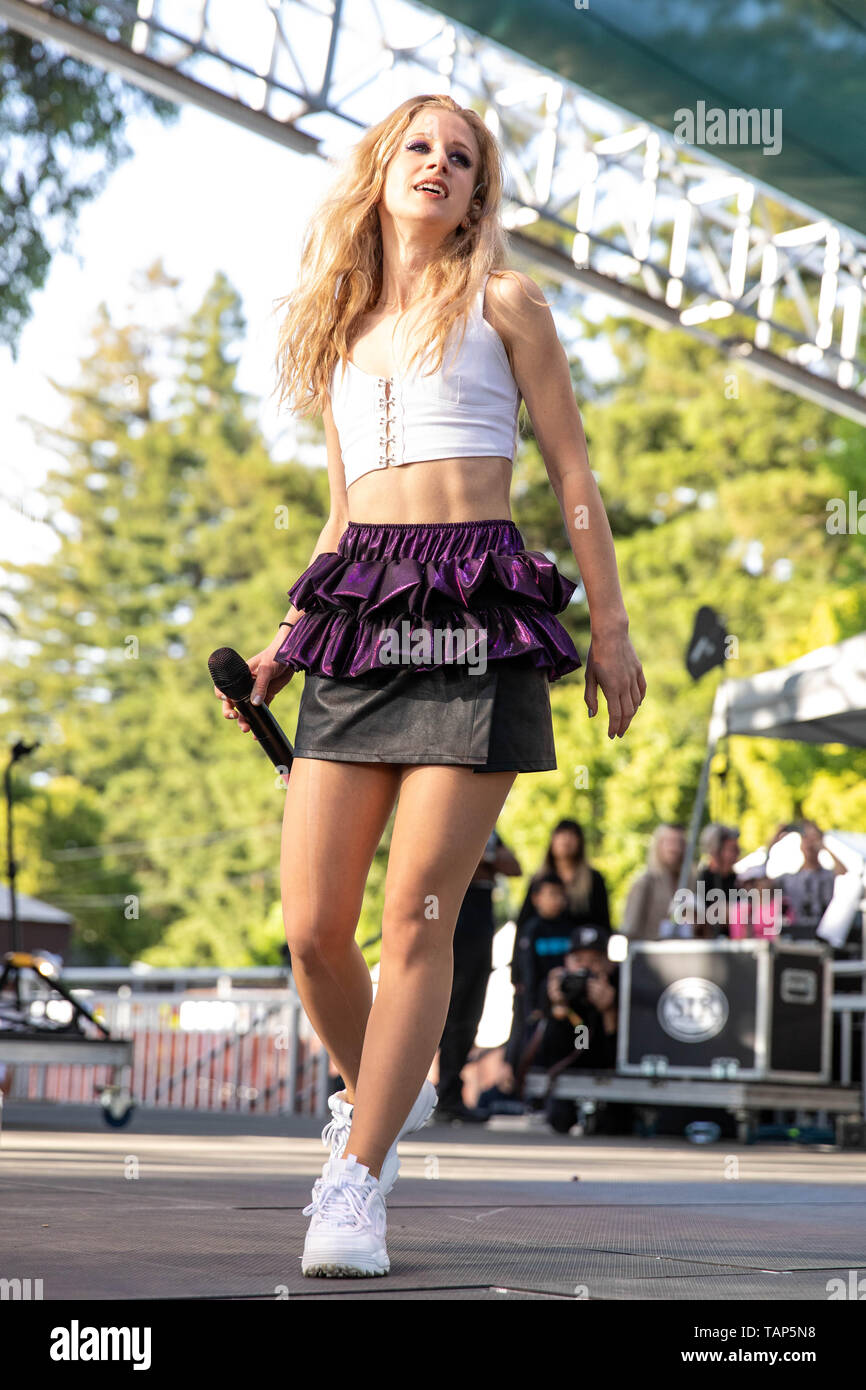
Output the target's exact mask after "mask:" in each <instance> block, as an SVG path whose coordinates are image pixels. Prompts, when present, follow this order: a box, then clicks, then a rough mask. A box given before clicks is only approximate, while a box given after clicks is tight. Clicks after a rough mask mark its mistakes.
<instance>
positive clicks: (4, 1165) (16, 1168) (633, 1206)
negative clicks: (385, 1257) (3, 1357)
mask: <svg viewBox="0 0 866 1390" xmlns="http://www.w3.org/2000/svg"><path fill="white" fill-rule="evenodd" d="M494 1126H495V1127H494ZM320 1129H321V1123H320V1122H317V1121H314V1120H309V1119H298V1118H289V1117H286V1118H284V1119H276V1118H267V1117H265V1118H262V1119H259V1120H256V1119H252V1118H249V1117H244V1116H242V1117H238V1116H232V1115H225V1116H221V1115H216V1116H207V1115H202V1114H186V1115H184V1114H182V1113H180V1112H169V1111H153V1110H151V1111H143V1110H138V1111H137V1112H136V1114H135V1117H134V1118H133V1120H132V1122H131V1124H130V1125H129V1126H127V1127H126V1128H125V1129H122V1130H111V1129H109V1128H108V1127H107V1126H106V1125H105V1123H104V1122H103V1120H102V1118H101V1115H100V1113H99V1112H98V1110H97V1108H96V1107H95V1106H90V1107H84V1106H81V1107H78V1106H62V1107H61V1106H54V1105H45V1104H36V1103H33V1104H27V1103H24V1102H20V1101H14V1102H7V1104H6V1106H5V1109H4V1112H3V1129H2V1136H0V1202H2V1209H3V1220H2V1270H3V1273H4V1275H5V1276H6V1277H7V1278H12V1277H17V1278H22V1279H23V1278H31V1279H36V1278H40V1279H42V1281H43V1297H44V1298H45V1299H46V1300H51V1299H69V1298H71V1299H75V1300H79V1299H82V1300H83V1299H132V1298H135V1299H151V1298H154V1299H248V1300H262V1299H274V1298H280V1297H281V1298H290V1299H315V1300H318V1299H340V1298H375V1299H383V1298H384V1299H483V1300H501V1299H558V1300H562V1299H574V1298H580V1299H595V1300H598V1299H605V1300H619V1299H648V1300H654V1299H657V1300H660V1301H676V1300H680V1299H733V1300H741V1299H743V1300H753V1301H763V1300H781V1299H785V1300H790V1299H794V1300H802V1301H810V1300H815V1301H820V1302H826V1301H827V1299H828V1281H829V1280H831V1279H833V1278H839V1279H842V1280H844V1281H845V1282H846V1285H848V1284H850V1282H851V1279H852V1276H851V1273H850V1272H851V1271H857V1275H856V1277H857V1278H858V1279H866V1201H864V1195H866V1194H864V1189H866V1155H864V1153H863V1152H862V1151H860V1152H858V1151H856V1150H847V1151H840V1150H836V1149H829V1148H828V1149H821V1148H816V1147H815V1146H802V1147H794V1146H792V1145H785V1144H759V1145H751V1146H744V1145H740V1144H736V1143H734V1142H732V1141H730V1140H721V1141H720V1142H719V1143H716V1144H712V1145H708V1146H705V1147H697V1146H694V1145H692V1144H689V1143H687V1142H686V1141H685V1140H679V1139H654V1140H638V1139H632V1138H628V1139H604V1138H601V1137H593V1138H580V1137H577V1138H574V1137H569V1136H561V1135H556V1134H553V1133H551V1132H550V1131H548V1130H547V1129H544V1128H541V1129H539V1128H538V1127H537V1126H535V1125H530V1124H529V1123H528V1122H527V1121H525V1120H521V1119H517V1120H515V1119H511V1118H510V1117H509V1118H502V1119H498V1120H495V1121H493V1122H492V1123H491V1124H490V1125H488V1126H487V1127H485V1128H481V1127H479V1128H474V1127H473V1128H472V1129H468V1128H465V1127H450V1126H444V1125H431V1126H428V1127H427V1128H426V1129H424V1130H422V1131H421V1133H420V1134H416V1135H413V1136H412V1137H411V1138H410V1139H408V1140H405V1141H404V1142H403V1143H402V1144H401V1146H400V1152H401V1157H402V1170H401V1177H400V1179H399V1180H398V1182H397V1185H396V1187H395V1189H394V1191H393V1192H392V1194H391V1197H390V1199H389V1202H388V1212H389V1221H388V1253H389V1255H390V1258H391V1273H390V1274H389V1275H388V1276H386V1277H385V1278H381V1279H363V1280H356V1279H328V1280H323V1279H305V1278H303V1277H302V1275H301V1272H300V1257H301V1250H302V1248H303V1241H304V1233H305V1231H306V1227H307V1218H306V1217H304V1216H303V1215H302V1210H301V1209H302V1208H303V1207H304V1206H305V1205H306V1203H307V1202H308V1201H309V1200H310V1187H311V1185H312V1182H313V1180H314V1178H315V1177H317V1176H318V1175H319V1173H320V1171H321V1165H322V1163H323V1161H324V1157H325V1150H324V1148H323V1146H322V1144H321V1140H320V1138H319V1132H320ZM848 1296H849V1297H850V1294H849V1295H848Z"/></svg>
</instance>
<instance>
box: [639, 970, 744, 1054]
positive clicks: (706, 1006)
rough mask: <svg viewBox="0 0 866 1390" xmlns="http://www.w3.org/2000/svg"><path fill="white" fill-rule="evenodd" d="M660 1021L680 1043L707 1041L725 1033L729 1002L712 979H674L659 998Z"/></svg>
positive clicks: (658, 1012) (657, 1010) (668, 1032)
mask: <svg viewBox="0 0 866 1390" xmlns="http://www.w3.org/2000/svg"><path fill="white" fill-rule="evenodd" d="M656 1014H657V1016H658V1021H659V1023H660V1024H661V1026H662V1028H663V1029H664V1030H665V1032H666V1033H667V1034H668V1035H669V1036H670V1037H672V1038H677V1039H678V1040H679V1041H680V1042H706V1041H707V1039H708V1038H714V1037H715V1036H716V1034H717V1033H721V1031H722V1029H723V1028H724V1026H725V1024H726V1023H727V1021H728V1000H727V997H726V996H725V994H724V993H723V991H722V990H720V989H719V987H718V985H714V984H713V982H712V980H701V979H699V978H698V977H697V976H690V977H689V978H688V979H685V980H674V982H673V984H672V985H668V987H667V989H666V990H664V991H663V993H662V994H661V996H660V998H659V1002H658V1005H657V1007H656Z"/></svg>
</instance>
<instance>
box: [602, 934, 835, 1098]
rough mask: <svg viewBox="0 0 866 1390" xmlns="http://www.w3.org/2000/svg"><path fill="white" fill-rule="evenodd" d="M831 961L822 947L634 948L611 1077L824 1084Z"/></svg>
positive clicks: (681, 944)
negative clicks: (729, 1079)
mask: <svg viewBox="0 0 866 1390" xmlns="http://www.w3.org/2000/svg"><path fill="white" fill-rule="evenodd" d="M830 959H831V952H830V948H829V947H828V946H827V945H825V944H823V943H821V942H814V943H812V942H809V943H806V942H802V943H801V942H785V941H776V940H772V939H768V938H764V939H760V940H758V939H755V940H747V941H728V940H726V939H724V938H723V939H721V940H718V941H630V942H629V947H628V955H627V957H626V959H625V961H623V963H622V966H621V967H620V1003H619V1029H618V1038H617V1071H619V1072H622V1073H624V1074H625V1075H631V1076H646V1075H658V1074H662V1075H667V1076H694V1077H739V1078H743V1079H750V1080H755V1081H801V1082H803V1081H814V1082H816V1083H820V1082H827V1081H829V1080H830V1059H831V1032H830V1025H831V1019H830V989H831V973H832V972H831V969H830Z"/></svg>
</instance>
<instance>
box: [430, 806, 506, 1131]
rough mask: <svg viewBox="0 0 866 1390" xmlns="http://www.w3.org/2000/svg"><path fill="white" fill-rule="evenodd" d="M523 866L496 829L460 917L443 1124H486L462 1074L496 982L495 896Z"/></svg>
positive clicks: (442, 1077)
mask: <svg viewBox="0 0 866 1390" xmlns="http://www.w3.org/2000/svg"><path fill="white" fill-rule="evenodd" d="M520 872H521V869H520V862H519V860H517V859H516V858H515V856H514V855H513V854H512V852H511V850H510V849H509V848H508V846H507V845H506V844H505V842H504V841H503V840H502V838H501V837H500V835H499V834H498V832H497V831H496V830H495V829H494V830H492V831H491V833H490V837H489V839H488V841H487V845H486V847H485V850H484V854H483V856H482V858H481V862H480V863H479V865H478V867H477V868H476V870H475V873H474V874H473V876H472V880H471V882H470V884H469V887H468V888H467V890H466V895H465V897H464V899H463V902H462V904H461V907H460V911H459V913H458V914H457V925H456V928H455V931H454V945H453V949H454V978H453V982H452V985H451V1000H450V1003H449V1005H448V1016H447V1018H446V1020H445V1027H444V1029H443V1031H442V1038H441V1041H440V1043H439V1084H438V1087H437V1094H438V1097H439V1102H438V1105H437V1107H436V1110H435V1111H434V1115H433V1118H434V1120H435V1121H439V1122H441V1123H453V1122H454V1121H460V1122H462V1123H464V1124H466V1123H469V1124H473V1123H475V1124H483V1123H485V1122H486V1120H487V1114H486V1113H485V1111H483V1110H482V1109H480V1108H476V1109H474V1110H473V1109H471V1108H470V1107H469V1106H467V1105H466V1103H465V1102H464V1100H463V1083H462V1081H461V1079H460V1073H461V1072H462V1070H463V1067H464V1066H465V1065H466V1059H467V1058H468V1056H469V1053H470V1051H471V1050H472V1044H473V1043H474V1041H475V1034H476V1033H477V1031H478V1025H479V1023H480V1022H481V1015H482V1013H483V1012H484V1001H485V998H486V995H487V982H488V980H489V978H490V967H491V957H492V950H493V937H494V935H495V932H496V925H495V922H494V918H493V905H492V896H493V888H494V886H495V883H496V875H497V874H506V875H511V876H515V875H517V874H519V873H520Z"/></svg>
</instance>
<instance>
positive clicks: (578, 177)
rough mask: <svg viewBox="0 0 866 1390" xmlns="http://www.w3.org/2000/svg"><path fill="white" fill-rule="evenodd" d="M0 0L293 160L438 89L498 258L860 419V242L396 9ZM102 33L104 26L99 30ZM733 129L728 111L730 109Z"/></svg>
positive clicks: (619, 115)
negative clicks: (478, 178)
mask: <svg viewBox="0 0 866 1390" xmlns="http://www.w3.org/2000/svg"><path fill="white" fill-rule="evenodd" d="M94 9H95V13H96V14H97V15H98V16H99V17H100V20H101V22H102V23H103V26H104V27H103V28H102V29H101V30H97V29H95V28H93V27H89V26H88V25H85V24H84V23H82V22H81V21H79V20H77V19H72V18H70V16H69V15H68V14H67V13H65V12H64V11H63V10H62V9H61V8H60V7H59V6H52V5H51V4H40V3H35V0H0V21H5V22H6V23H7V24H8V25H10V26H12V27H14V28H16V29H18V30H21V31H23V32H24V33H26V34H28V35H30V36H32V37H34V38H39V39H43V40H50V41H51V42H53V43H55V44H58V45H60V46H61V47H62V48H64V49H65V50H67V51H69V52H71V53H73V54H75V55H76V56H78V57H79V58H81V59H83V60H85V61H87V62H90V63H93V64H95V65H98V66H101V67H104V68H106V69H111V70H113V71H116V72H118V73H119V74H121V75H122V76H123V78H124V79H126V80H127V81H129V82H132V83H136V84H138V85H139V86H141V87H143V88H146V89H147V90H149V91H151V92H154V93H156V94H158V95H160V96H162V97H166V98H168V99H170V100H173V101H176V102H182V101H183V102H190V103H193V104H195V105H197V106H200V107H203V108H204V109H205V110H208V111H210V112H212V113H213V114H215V115H219V116H223V117H225V118H227V119H228V120H231V121H233V122H235V123H236V124H238V125H242V126H245V127H246V128H247V129H249V130H252V131H255V132H256V133H257V134H259V135H264V136H267V137H268V138H269V139H272V140H275V141H277V142H279V143H281V144H283V145H286V146H288V147H289V148H290V149H292V150H295V151H297V152H299V153H302V154H314V155H318V156H320V157H324V158H328V157H331V155H332V154H333V153H334V152H336V153H340V152H341V151H342V150H343V149H345V148H346V147H347V146H348V145H349V144H351V142H352V140H353V139H354V138H356V136H357V133H358V132H359V130H361V129H363V128H365V127H366V125H367V124H368V122H369V120H370V118H371V117H370V113H371V112H372V113H376V115H377V116H378V115H379V114H382V113H384V112H385V111H387V110H389V109H391V108H392V107H393V106H394V105H396V104H397V103H398V102H399V101H402V100H403V99H404V98H405V97H408V96H412V95H415V94H416V93H418V92H426V91H445V92H449V93H451V94H452V95H453V96H454V97H455V99H456V100H457V101H459V102H460V103H461V105H465V106H472V107H473V108H474V109H475V110H477V111H478V112H479V113H480V114H481V115H482V117H483V119H484V120H485V122H486V123H487V125H488V126H489V128H490V129H491V130H492V131H493V132H494V133H495V134H496V136H497V137H498V139H499V141H500V142H501V145H502V148H503V152H504V157H505V161H506V167H507V174H508V187H507V199H506V203H505V220H506V224H507V226H508V228H509V231H510V234H511V241H512V247H513V250H514V253H515V256H519V258H520V259H521V261H524V262H525V263H526V264H527V266H528V268H529V269H530V270H531V269H532V267H533V266H536V267H543V269H544V271H545V272H547V273H549V274H550V275H551V276H553V277H554V279H556V280H558V281H559V282H560V283H561V284H562V285H564V286H568V285H571V286H575V287H577V288H578V289H579V290H580V291H581V292H582V293H586V292H590V291H595V292H597V293H602V294H604V295H606V296H607V297H608V298H609V299H610V300H611V301H612V302H613V304H614V305H615V306H617V307H618V309H619V310H620V311H621V312H623V313H625V314H629V315H634V316H635V317H637V318H639V319H641V320H644V321H646V322H649V323H651V324H654V325H656V326H658V327H662V328H675V329H680V330H681V331H683V332H686V333H689V334H692V335H693V336H695V337H697V338H699V339H700V340H702V341H704V342H706V343H708V344H710V345H712V346H713V347H714V348H715V349H716V350H717V351H718V352H719V353H720V354H723V355H725V356H726V357H727V358H729V359H730V360H731V362H732V363H734V364H737V365H741V366H743V367H744V368H747V369H748V370H749V371H751V372H754V373H756V374H758V375H759V376H763V377H765V378H767V379H769V380H771V381H773V382H774V383H775V384H776V385H777V386H780V387H782V388H783V389H786V390H790V391H793V392H795V393H797V394H798V395H800V396H803V397H806V398H807V399H810V400H813V401H817V402H818V403H820V404H821V405H822V406H824V407H825V408H826V409H828V410H832V411H834V412H836V413H838V414H840V415H844V416H847V417H848V418H850V419H852V420H855V421H857V422H859V423H861V424H866V348H864V345H863V341H862V333H863V326H862V318H863V296H864V288H866V238H864V236H863V235H862V234H861V233H859V232H857V231H855V230H853V229H852V228H850V227H846V226H844V225H842V224H840V223H838V222H835V221H833V220H832V219H830V218H828V217H825V216H823V215H822V214H821V212H820V211H819V210H816V209H814V208H810V207H807V206H805V205H804V204H802V203H799V202H796V201H794V200H793V199H791V198H790V197H788V196H787V195H785V194H783V193H780V192H779V191H778V190H775V189H773V188H772V187H770V186H768V185H767V184H765V183H761V182H756V181H755V180H753V179H750V178H747V177H745V176H744V175H743V174H742V173H741V172H739V171H737V170H735V169H734V168H732V167H731V166H730V165H727V164H725V163H723V162H722V161H720V160H718V159H716V158H714V157H713V156H712V155H710V154H708V153H707V152H706V151H705V150H704V149H703V148H697V147H695V146H691V145H686V144H683V143H680V142H678V140H677V139H676V138H675V137H674V136H673V135H671V134H669V133H668V132H666V131H663V130H661V129H659V128H658V127H656V126H653V125H652V124H650V123H648V122H647V121H645V120H642V119H640V118H639V117H638V116H635V115H633V114H630V113H629V112H628V111H626V110H623V109H621V108H619V107H615V106H613V105H611V104H610V103H609V102H605V101H602V100H600V99H599V98H598V97H596V96H594V95H593V93H592V92H591V91H589V90H587V89H585V88H581V87H579V86H576V85H575V84H574V83H572V82H569V81H565V80H564V79H563V78H562V77H560V76H558V75H557V74H556V73H554V72H552V71H550V70H547V69H545V68H543V67H540V66H538V65H537V64H536V63H533V62H531V61H529V60H528V59H526V58H525V57H522V56H520V55H519V54H516V53H514V52H512V51H510V50H508V49H505V48H503V47H502V46H501V45H499V44H497V43H495V42H493V41H492V40H491V39H489V38H487V37H483V36H481V35H479V34H477V33H475V32H474V31H472V30H470V29H467V28H464V27H462V26H461V25H458V24H456V23H454V22H453V21H452V20H450V19H446V18H445V17H444V16H442V15H441V14H439V13H437V12H436V11H435V10H434V9H431V8H428V7H426V6H422V5H417V4H411V5H410V4H406V3H403V2H402V0H242V3H240V0H234V3H231V0H223V3H215V0H164V2H162V3H161V0H139V3H138V5H137V6H136V5H135V4H131V3H128V4H124V3H111V0H103V3H101V4H99V5H98V6H96V7H94ZM109 25H111V28H109V27H108V26H109ZM742 114H743V115H744V116H745V115H746V113H742Z"/></svg>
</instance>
